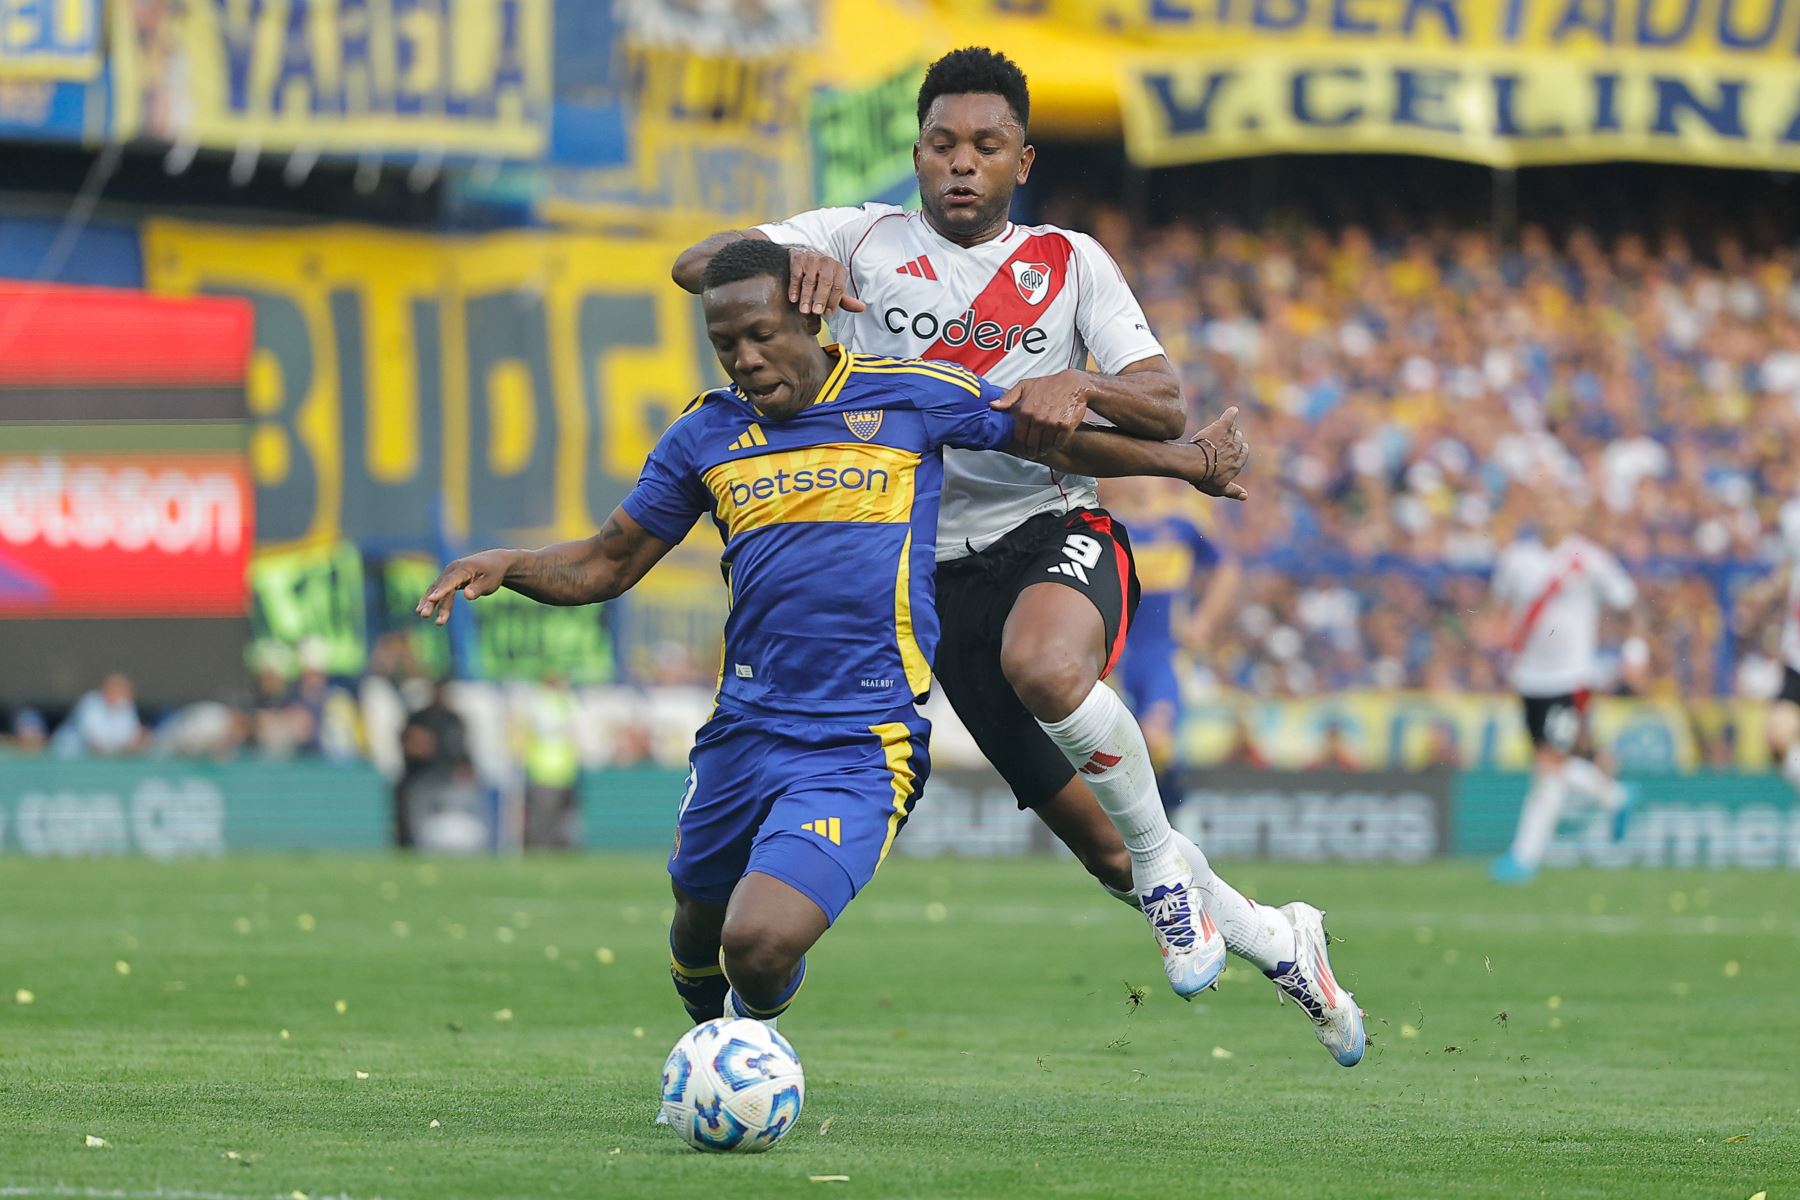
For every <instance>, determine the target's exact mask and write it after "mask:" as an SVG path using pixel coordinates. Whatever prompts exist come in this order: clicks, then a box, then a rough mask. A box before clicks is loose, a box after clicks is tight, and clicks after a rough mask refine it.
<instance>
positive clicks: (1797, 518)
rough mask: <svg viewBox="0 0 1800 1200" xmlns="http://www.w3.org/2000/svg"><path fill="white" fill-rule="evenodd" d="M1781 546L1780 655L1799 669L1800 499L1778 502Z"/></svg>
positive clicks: (1790, 664)
mask: <svg viewBox="0 0 1800 1200" xmlns="http://www.w3.org/2000/svg"><path fill="white" fill-rule="evenodd" d="M1779 520H1780V529H1781V549H1782V553H1783V554H1785V555H1786V556H1787V558H1788V560H1789V562H1790V564H1791V565H1790V566H1789V567H1788V594H1787V611H1786V612H1785V613H1784V614H1783V615H1782V618H1781V657H1782V659H1783V661H1785V662H1786V663H1787V665H1788V666H1789V667H1792V668H1793V669H1794V670H1796V671H1800V500H1789V501H1788V502H1787V503H1786V504H1783V505H1782V506H1781V513H1780V517H1779Z"/></svg>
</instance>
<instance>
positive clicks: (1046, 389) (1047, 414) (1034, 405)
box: [988, 371, 1087, 458]
mask: <svg viewBox="0 0 1800 1200" xmlns="http://www.w3.org/2000/svg"><path fill="white" fill-rule="evenodd" d="M988 407H990V408H993V409H996V410H998V411H1000V412H1009V413H1011V414H1012V415H1013V444H1014V445H1016V446H1019V447H1022V448H1023V449H1024V451H1025V454H1026V456H1027V457H1028V458H1036V457H1037V456H1038V455H1039V454H1042V453H1044V452H1045V451H1048V450H1062V449H1064V448H1066V447H1067V446H1068V444H1069V439H1070V438H1071V437H1073V436H1075V431H1076V430H1077V429H1080V428H1081V423H1082V421H1083V420H1085V419H1086V418H1087V388H1086V385H1085V384H1083V383H1082V382H1081V381H1080V380H1079V379H1078V378H1076V376H1075V373H1074V372H1072V371H1059V372H1057V373H1056V374H1055V375H1041V376H1038V377H1036V378H1033V379H1021V380H1019V382H1017V383H1015V384H1014V385H1013V386H1012V387H1010V388H1008V389H1007V391H1006V395H1004V396H1001V397H1000V398H999V399H998V400H995V401H994V402H993V403H992V404H990V405H989V406H988Z"/></svg>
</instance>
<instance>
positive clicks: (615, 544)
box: [416, 508, 672, 625]
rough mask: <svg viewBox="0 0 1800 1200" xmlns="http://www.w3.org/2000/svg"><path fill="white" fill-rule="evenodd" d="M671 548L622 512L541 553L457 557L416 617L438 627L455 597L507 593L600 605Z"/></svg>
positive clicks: (503, 552)
mask: <svg viewBox="0 0 1800 1200" xmlns="http://www.w3.org/2000/svg"><path fill="white" fill-rule="evenodd" d="M671 549H672V547H671V546H670V545H669V543H667V542H665V541H663V540H661V539H660V538H655V537H652V536H651V535H650V534H649V532H647V531H646V530H645V529H644V527H643V526H642V525H639V524H638V523H637V522H636V521H634V520H632V518H631V514H629V513H627V512H626V511H625V510H624V509H622V508H615V509H613V513H612V516H610V517H608V518H607V519H606V524H605V525H603V526H601V528H600V532H599V533H596V534H595V535H594V536H593V537H589V538H583V539H581V540H580V541H576V542H558V543H557V544H556V545H554V546H545V547H544V548H543V549H541V550H483V551H481V552H480V553H479V554H471V555H469V556H467V557H466V558H459V559H457V560H456V561H455V562H453V563H451V564H450V565H449V566H447V567H445V568H444V570H443V573H442V574H440V575H439V576H438V578H437V582H436V583H434V584H432V585H431V587H430V589H429V590H427V591H426V593H425V595H424V596H423V597H422V598H421V599H420V600H419V604H418V608H417V610H416V611H417V612H418V614H419V616H421V617H424V618H425V619H426V620H433V619H434V618H435V620H436V622H437V624H439V625H442V624H444V623H445V622H446V621H448V620H449V619H450V609H451V606H452V605H453V604H455V602H456V596H457V593H459V592H460V593H461V594H462V595H463V596H464V597H465V598H466V599H469V600H478V599H480V598H481V597H482V596H489V595H492V594H493V593H495V592H497V591H499V590H500V589H501V588H503V587H504V588H511V589H512V590H513V591H515V592H518V593H519V594H520V595H522V596H528V597H530V598H531V599H533V600H536V601H538V602H539V603H541V604H556V605H564V606H569V605H578V604H598V603H599V602H601V601H603V600H611V599H613V598H614V597H616V596H620V595H622V594H624V593H625V592H627V591H629V590H630V589H631V588H632V587H633V586H634V585H635V584H636V583H637V582H638V580H640V579H642V578H643V577H644V576H645V574H647V573H648V572H649V570H650V568H651V567H653V566H655V565H656V564H657V562H658V561H660V560H661V559H662V556H663V555H665V554H667V553H668V552H669V551H670V550H671Z"/></svg>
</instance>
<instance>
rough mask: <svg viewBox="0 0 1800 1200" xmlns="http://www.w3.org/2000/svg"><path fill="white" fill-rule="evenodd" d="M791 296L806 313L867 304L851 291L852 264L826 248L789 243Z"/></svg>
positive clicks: (857, 308) (826, 312)
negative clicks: (837, 257) (831, 253)
mask: <svg viewBox="0 0 1800 1200" xmlns="http://www.w3.org/2000/svg"><path fill="white" fill-rule="evenodd" d="M788 274H789V276H790V278H789V281H788V299H789V300H790V301H791V302H793V303H794V304H797V305H799V306H800V311H801V312H803V313H816V314H818V315H819V316H821V317H829V316H830V315H831V314H832V313H834V312H836V311H837V310H838V309H840V308H842V309H843V310H844V311H845V312H853V313H857V312H862V311H863V309H865V308H867V307H868V305H866V304H864V303H863V302H862V301H861V300H858V299H857V298H856V297H855V296H852V295H851V294H850V268H849V267H846V266H845V265H844V264H843V263H841V262H839V261H838V260H837V259H835V258H833V257H831V255H829V254H826V253H825V252H824V251H823V250H814V249H813V248H812V247H811V246H790V247H788Z"/></svg>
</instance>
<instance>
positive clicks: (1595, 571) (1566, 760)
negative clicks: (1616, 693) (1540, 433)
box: [1491, 485, 1637, 883]
mask: <svg viewBox="0 0 1800 1200" xmlns="http://www.w3.org/2000/svg"><path fill="white" fill-rule="evenodd" d="M1539 495H1540V497H1542V498H1541V499H1540V501H1539V533H1540V537H1539V538H1538V539H1536V540H1524V541H1518V542H1514V543H1513V544H1512V545H1511V546H1508V547H1507V548H1506V549H1505V550H1504V551H1502V552H1501V554H1500V557H1499V559H1498V561H1497V562H1496V563H1495V565H1494V580H1493V589H1494V596H1495V598H1496V599H1497V600H1499V601H1500V602H1501V603H1503V604H1505V605H1506V606H1507V607H1508V609H1509V610H1510V612H1511V615H1512V645H1511V647H1510V650H1511V653H1512V661H1511V665H1510V667H1509V669H1508V680H1509V681H1510V683H1511V685H1512V687H1513V690H1515V691H1517V692H1518V693H1519V696H1520V698H1521V699H1522V700H1523V701H1524V705H1525V728H1526V731H1527V732H1528V733H1530V735H1531V744H1532V750H1533V763H1532V782H1531V791H1530V792H1529V793H1527V795H1526V797H1525V807H1524V809H1523V811H1521V813H1520V814H1519V827H1518V830H1517V832H1516V833H1515V834H1514V836H1513V844H1512V849H1511V850H1509V851H1508V852H1507V853H1506V854H1504V855H1502V856H1501V857H1500V858H1498V859H1496V860H1495V861H1494V864H1493V868H1492V872H1491V873H1492V875H1493V877H1494V879H1495V880H1496V881H1499V882H1502V883H1523V882H1525V881H1526V880H1528V879H1530V878H1531V877H1532V875H1533V874H1535V873H1536V871H1537V868H1538V864H1539V863H1541V862H1542V861H1543V858H1544V851H1545V850H1546V849H1547V848H1548V847H1549V845H1550V839H1551V837H1552V835H1554V834H1555V832H1556V824H1557V821H1558V820H1559V819H1561V817H1562V814H1563V810H1564V808H1565V807H1566V806H1567V805H1568V802H1569V801H1570V800H1571V799H1577V800H1581V801H1585V802H1586V803H1587V804H1588V805H1597V806H1598V807H1599V808H1601V809H1602V810H1604V811H1606V812H1610V813H1612V814H1614V818H1615V819H1614V829H1613V833H1614V836H1615V837H1618V836H1621V835H1622V834H1623V833H1624V827H1625V818H1626V815H1627V813H1628V811H1629V809H1630V807H1631V790H1630V788H1629V786H1628V785H1626V784H1622V783H1620V782H1619V781H1618V780H1616V779H1614V778H1613V777H1612V776H1611V775H1610V774H1609V773H1608V772H1606V771H1605V770H1602V769H1601V767H1600V766H1598V765H1597V764H1596V763H1595V762H1594V761H1593V759H1592V758H1591V757H1589V755H1590V753H1591V751H1590V749H1589V747H1588V728H1587V710H1588V700H1589V695H1590V689H1591V688H1592V687H1593V686H1594V684H1595V683H1596V682H1597V680H1598V677H1599V669H1600V663H1599V650H1600V616H1601V609H1602V608H1603V607H1604V608H1611V609H1618V610H1621V611H1623V610H1626V609H1629V608H1631V606H1632V605H1634V604H1635V603H1637V586H1636V585H1635V584H1633V583H1632V582H1631V578H1630V576H1628V575H1626V574H1625V570H1624V568H1623V567H1621V566H1620V565H1619V560H1618V559H1616V558H1614V557H1613V556H1612V555H1611V554H1610V553H1608V552H1607V551H1606V550H1605V549H1604V548H1603V547H1601V546H1600V545H1599V544H1597V543H1596V542H1594V541H1592V540H1591V539H1589V538H1587V537H1584V536H1583V535H1582V534H1580V533H1579V532H1577V531H1576V526H1577V523H1578V522H1579V520H1580V516H1581V510H1580V509H1579V508H1578V507H1577V505H1576V503H1575V502H1574V501H1572V500H1571V499H1569V498H1568V497H1567V496H1566V495H1563V494H1562V493H1561V492H1560V491H1559V489H1558V488H1557V487H1555V486H1552V485H1546V486H1545V487H1544V488H1543V489H1542V490H1541V491H1540V492H1539Z"/></svg>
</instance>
